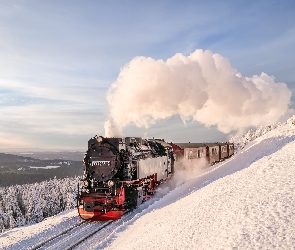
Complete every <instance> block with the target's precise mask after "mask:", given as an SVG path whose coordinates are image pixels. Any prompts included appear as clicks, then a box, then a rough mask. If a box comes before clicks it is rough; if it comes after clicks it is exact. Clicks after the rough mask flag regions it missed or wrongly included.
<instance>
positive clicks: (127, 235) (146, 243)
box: [0, 118, 295, 249]
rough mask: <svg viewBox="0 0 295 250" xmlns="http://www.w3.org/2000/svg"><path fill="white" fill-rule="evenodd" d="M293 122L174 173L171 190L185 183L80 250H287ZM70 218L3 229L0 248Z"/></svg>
mask: <svg viewBox="0 0 295 250" xmlns="http://www.w3.org/2000/svg"><path fill="white" fill-rule="evenodd" d="M294 120H295V119H294V118H293V119H290V120H289V121H288V123H286V124H282V125H280V126H278V127H277V128H276V129H274V130H272V131H269V132H268V133H266V134H265V135H263V136H261V137H259V138H257V139H256V140H254V141H252V142H251V143H249V144H248V145H247V146H246V147H244V148H243V150H241V151H240V152H238V153H237V154H236V155H235V156H234V157H232V158H231V159H229V160H228V161H226V162H222V163H219V164H217V165H215V166H213V167H210V168H207V169H205V170H204V169H203V170H198V169H194V171H192V172H189V173H190V175H189V178H187V177H188V175H187V172H186V173H185V172H182V173H181V174H178V175H176V176H175V179H174V180H173V181H172V182H171V183H170V185H171V186H172V187H174V186H175V185H176V183H177V185H178V184H179V183H180V182H181V180H182V181H183V180H186V181H185V182H183V184H181V185H180V186H178V187H176V188H174V189H173V188H171V187H170V189H169V186H167V187H163V188H162V190H159V191H160V192H159V196H158V197H156V198H155V199H154V201H150V202H149V203H146V204H143V205H142V206H140V207H139V208H138V209H137V210H136V211H135V212H137V213H136V214H135V213H134V216H133V217H130V218H131V219H128V220H126V221H124V223H122V224H121V225H120V226H119V227H117V228H116V229H115V231H113V232H112V233H111V234H110V236H108V237H107V238H105V239H104V240H103V242H99V243H97V242H98V241H97V238H96V239H95V238H93V239H92V240H88V241H87V242H86V243H85V244H84V246H81V248H85V247H87V249H102V248H107V249H295V236H293V235H294V231H295V209H294V208H295V197H294V190H295V154H294V152H295V125H294V124H293V123H294ZM169 190H170V191H169ZM161 191H162V192H161ZM165 192H166V193H167V192H168V193H167V194H166V195H164V194H165ZM161 195H162V197H161ZM155 200H156V201H155ZM75 216H76V213H75V212H74V211H71V212H69V213H63V214H62V215H59V216H55V217H53V218H49V219H47V220H46V221H43V222H41V223H39V224H35V225H32V226H27V227H20V228H15V229H13V230H10V231H7V232H5V233H3V234H1V235H0V248H1V247H2V248H4V249H25V247H24V246H27V245H29V244H36V243H37V242H38V240H40V237H41V236H42V237H44V235H47V236H48V235H50V234H53V232H54V233H56V232H57V231H58V230H60V226H61V224H59V223H62V227H63V228H64V227H65V226H66V224H67V223H69V224H70V223H72V221H75V223H76V222H77V221H76V219H75ZM30 232H32V233H30ZM22 235H23V236H22ZM38 236H40V237H38ZM22 246H23V248H22ZM20 247H21V248H20Z"/></svg>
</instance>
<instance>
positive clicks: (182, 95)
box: [107, 50, 291, 133]
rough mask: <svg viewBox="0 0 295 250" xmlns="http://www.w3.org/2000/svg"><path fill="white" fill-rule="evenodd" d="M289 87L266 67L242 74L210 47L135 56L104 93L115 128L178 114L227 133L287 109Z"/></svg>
mask: <svg viewBox="0 0 295 250" xmlns="http://www.w3.org/2000/svg"><path fill="white" fill-rule="evenodd" d="M290 99H291V91H290V90H289V89H288V87H287V85H286V84H285V83H276V82H275V78H274V77H273V76H269V75H267V74H266V73H263V72H262V73H261V75H254V76H252V77H243V76H242V75H241V74H240V73H239V72H237V70H236V69H234V68H233V67H232V66H231V65H230V62H229V61H228V60H227V59H226V58H224V57H222V56H221V55H219V54H213V53H212V52H211V51H209V50H206V51H203V50H196V51H195V52H193V53H191V54H190V55H189V56H184V55H182V54H180V53H179V54H175V55H174V56H173V57H171V58H169V59H167V60H166V61H163V60H155V59H153V58H150V57H149V58H146V57H136V58H134V59H133V60H131V61H130V63H129V64H127V65H126V66H125V67H124V68H122V70H121V72H120V74H119V76H118V78H117V80H116V81H115V82H114V83H113V84H112V85H111V88H110V89H109V92H108V95H107V101H108V107H109V110H108V111H109V116H110V120H109V121H108V123H112V126H115V127H116V129H117V131H122V129H123V128H124V127H126V126H127V125H129V124H131V123H134V124H135V125H136V126H138V127H146V128H147V127H149V126H150V125H151V124H154V123H156V122H157V121H158V120H161V119H166V118H169V117H172V116H174V115H179V116H180V117H181V118H182V120H183V122H184V123H185V121H186V120H189V119H193V120H195V121H198V122H201V123H202V124H204V125H206V126H212V125H216V126H217V128H218V130H219V131H221V132H223V133H229V132H231V131H233V130H243V129H245V128H247V127H250V126H259V125H261V124H270V123H272V122H276V121H278V120H279V119H280V118H281V117H282V116H283V115H284V114H285V113H287V112H288V109H289V104H290Z"/></svg>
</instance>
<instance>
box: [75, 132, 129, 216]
mask: <svg viewBox="0 0 295 250" xmlns="http://www.w3.org/2000/svg"><path fill="white" fill-rule="evenodd" d="M119 141H120V138H104V137H102V136H99V137H97V136H96V137H93V138H91V139H90V140H89V141H88V150H87V152H86V154H85V157H84V160H83V162H84V179H83V185H82V187H81V189H80V188H79V194H78V212H79V215H80V217H81V218H83V219H88V220H91V221H103V220H116V219H119V218H121V216H122V215H123V212H124V196H125V194H124V188H123V186H122V184H121V182H120V181H119V180H120V175H121V173H120V171H121V170H120V166H121V160H120V154H119V149H118V146H117V145H118V143H119Z"/></svg>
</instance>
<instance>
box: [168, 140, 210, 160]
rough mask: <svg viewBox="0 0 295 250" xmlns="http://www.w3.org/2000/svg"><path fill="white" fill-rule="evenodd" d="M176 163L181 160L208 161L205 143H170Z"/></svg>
mask: <svg viewBox="0 0 295 250" xmlns="http://www.w3.org/2000/svg"><path fill="white" fill-rule="evenodd" d="M170 145H171V147H172V149H173V153H174V154H175V158H176V162H179V161H181V160H202V159H206V145H205V144H204V143H190V142H189V143H172V142H171V143H170Z"/></svg>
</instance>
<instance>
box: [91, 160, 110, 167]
mask: <svg viewBox="0 0 295 250" xmlns="http://www.w3.org/2000/svg"><path fill="white" fill-rule="evenodd" d="M91 165H92V166H103V167H107V166H111V162H110V161H93V162H92V163H91Z"/></svg>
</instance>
